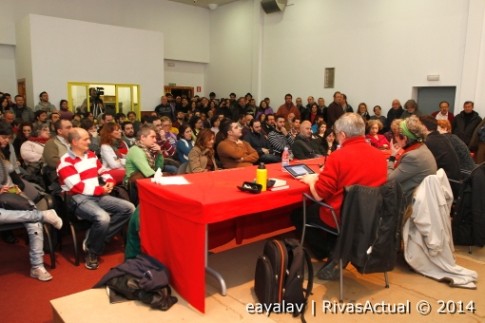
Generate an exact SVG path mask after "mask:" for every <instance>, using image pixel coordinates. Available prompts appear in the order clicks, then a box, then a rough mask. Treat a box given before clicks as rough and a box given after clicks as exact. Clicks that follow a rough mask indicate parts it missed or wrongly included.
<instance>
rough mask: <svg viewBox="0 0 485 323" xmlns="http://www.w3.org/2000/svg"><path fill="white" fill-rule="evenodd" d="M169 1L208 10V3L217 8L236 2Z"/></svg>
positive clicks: (215, 0) (211, 0)
mask: <svg viewBox="0 0 485 323" xmlns="http://www.w3.org/2000/svg"><path fill="white" fill-rule="evenodd" d="M169 1H173V2H179V3H183V4H186V5H191V6H197V7H205V8H209V4H210V3H213V4H216V5H218V6H222V5H225V4H228V3H230V2H234V1H237V0H169Z"/></svg>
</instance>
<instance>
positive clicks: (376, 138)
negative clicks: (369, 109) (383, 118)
mask: <svg viewBox="0 0 485 323" xmlns="http://www.w3.org/2000/svg"><path fill="white" fill-rule="evenodd" d="M382 127H383V125H382V123H381V122H380V121H379V120H369V121H368V122H367V131H368V134H367V135H366V136H365V138H366V139H368V140H369V141H370V144H371V145H372V146H374V147H376V148H377V149H389V141H388V140H387V139H386V137H384V135H380V134H379V131H381V130H382Z"/></svg>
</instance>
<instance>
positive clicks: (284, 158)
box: [281, 147, 290, 171]
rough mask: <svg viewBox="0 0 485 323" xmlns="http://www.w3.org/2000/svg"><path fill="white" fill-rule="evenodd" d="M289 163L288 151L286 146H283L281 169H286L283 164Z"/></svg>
mask: <svg viewBox="0 0 485 323" xmlns="http://www.w3.org/2000/svg"><path fill="white" fill-rule="evenodd" d="M289 164H290V152H289V151H288V147H285V149H284V150H283V153H282V154H281V170H283V171H286V169H285V166H288V165H289Z"/></svg>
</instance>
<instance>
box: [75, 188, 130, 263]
mask: <svg viewBox="0 0 485 323" xmlns="http://www.w3.org/2000/svg"><path fill="white" fill-rule="evenodd" d="M72 199H73V200H74V202H76V206H77V208H76V216H78V217H79V218H81V219H83V220H87V221H89V222H91V229H90V230H89V236H88V239H87V241H86V245H87V248H88V250H89V252H91V253H94V254H96V255H100V254H102V253H103V249H104V245H105V243H106V242H108V241H109V240H110V239H111V238H112V237H113V236H114V235H115V234H117V233H118V232H119V231H120V230H121V229H122V228H123V225H124V224H125V223H127V222H128V221H129V220H130V216H131V215H132V214H133V211H135V206H134V205H133V204H132V203H130V202H128V201H125V200H122V199H119V198H116V197H113V196H110V195H103V196H89V195H83V194H77V195H73V197H72Z"/></svg>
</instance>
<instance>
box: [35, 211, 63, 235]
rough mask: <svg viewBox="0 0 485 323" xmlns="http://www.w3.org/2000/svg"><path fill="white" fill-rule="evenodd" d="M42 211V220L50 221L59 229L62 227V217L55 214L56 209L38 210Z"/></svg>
mask: <svg viewBox="0 0 485 323" xmlns="http://www.w3.org/2000/svg"><path fill="white" fill-rule="evenodd" d="M40 213H42V222H46V223H50V224H52V225H53V226H54V228H56V229H57V230H59V229H60V228H62V219H61V218H60V217H59V216H58V215H57V213H56V210H52V209H51V210H46V211H40Z"/></svg>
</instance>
